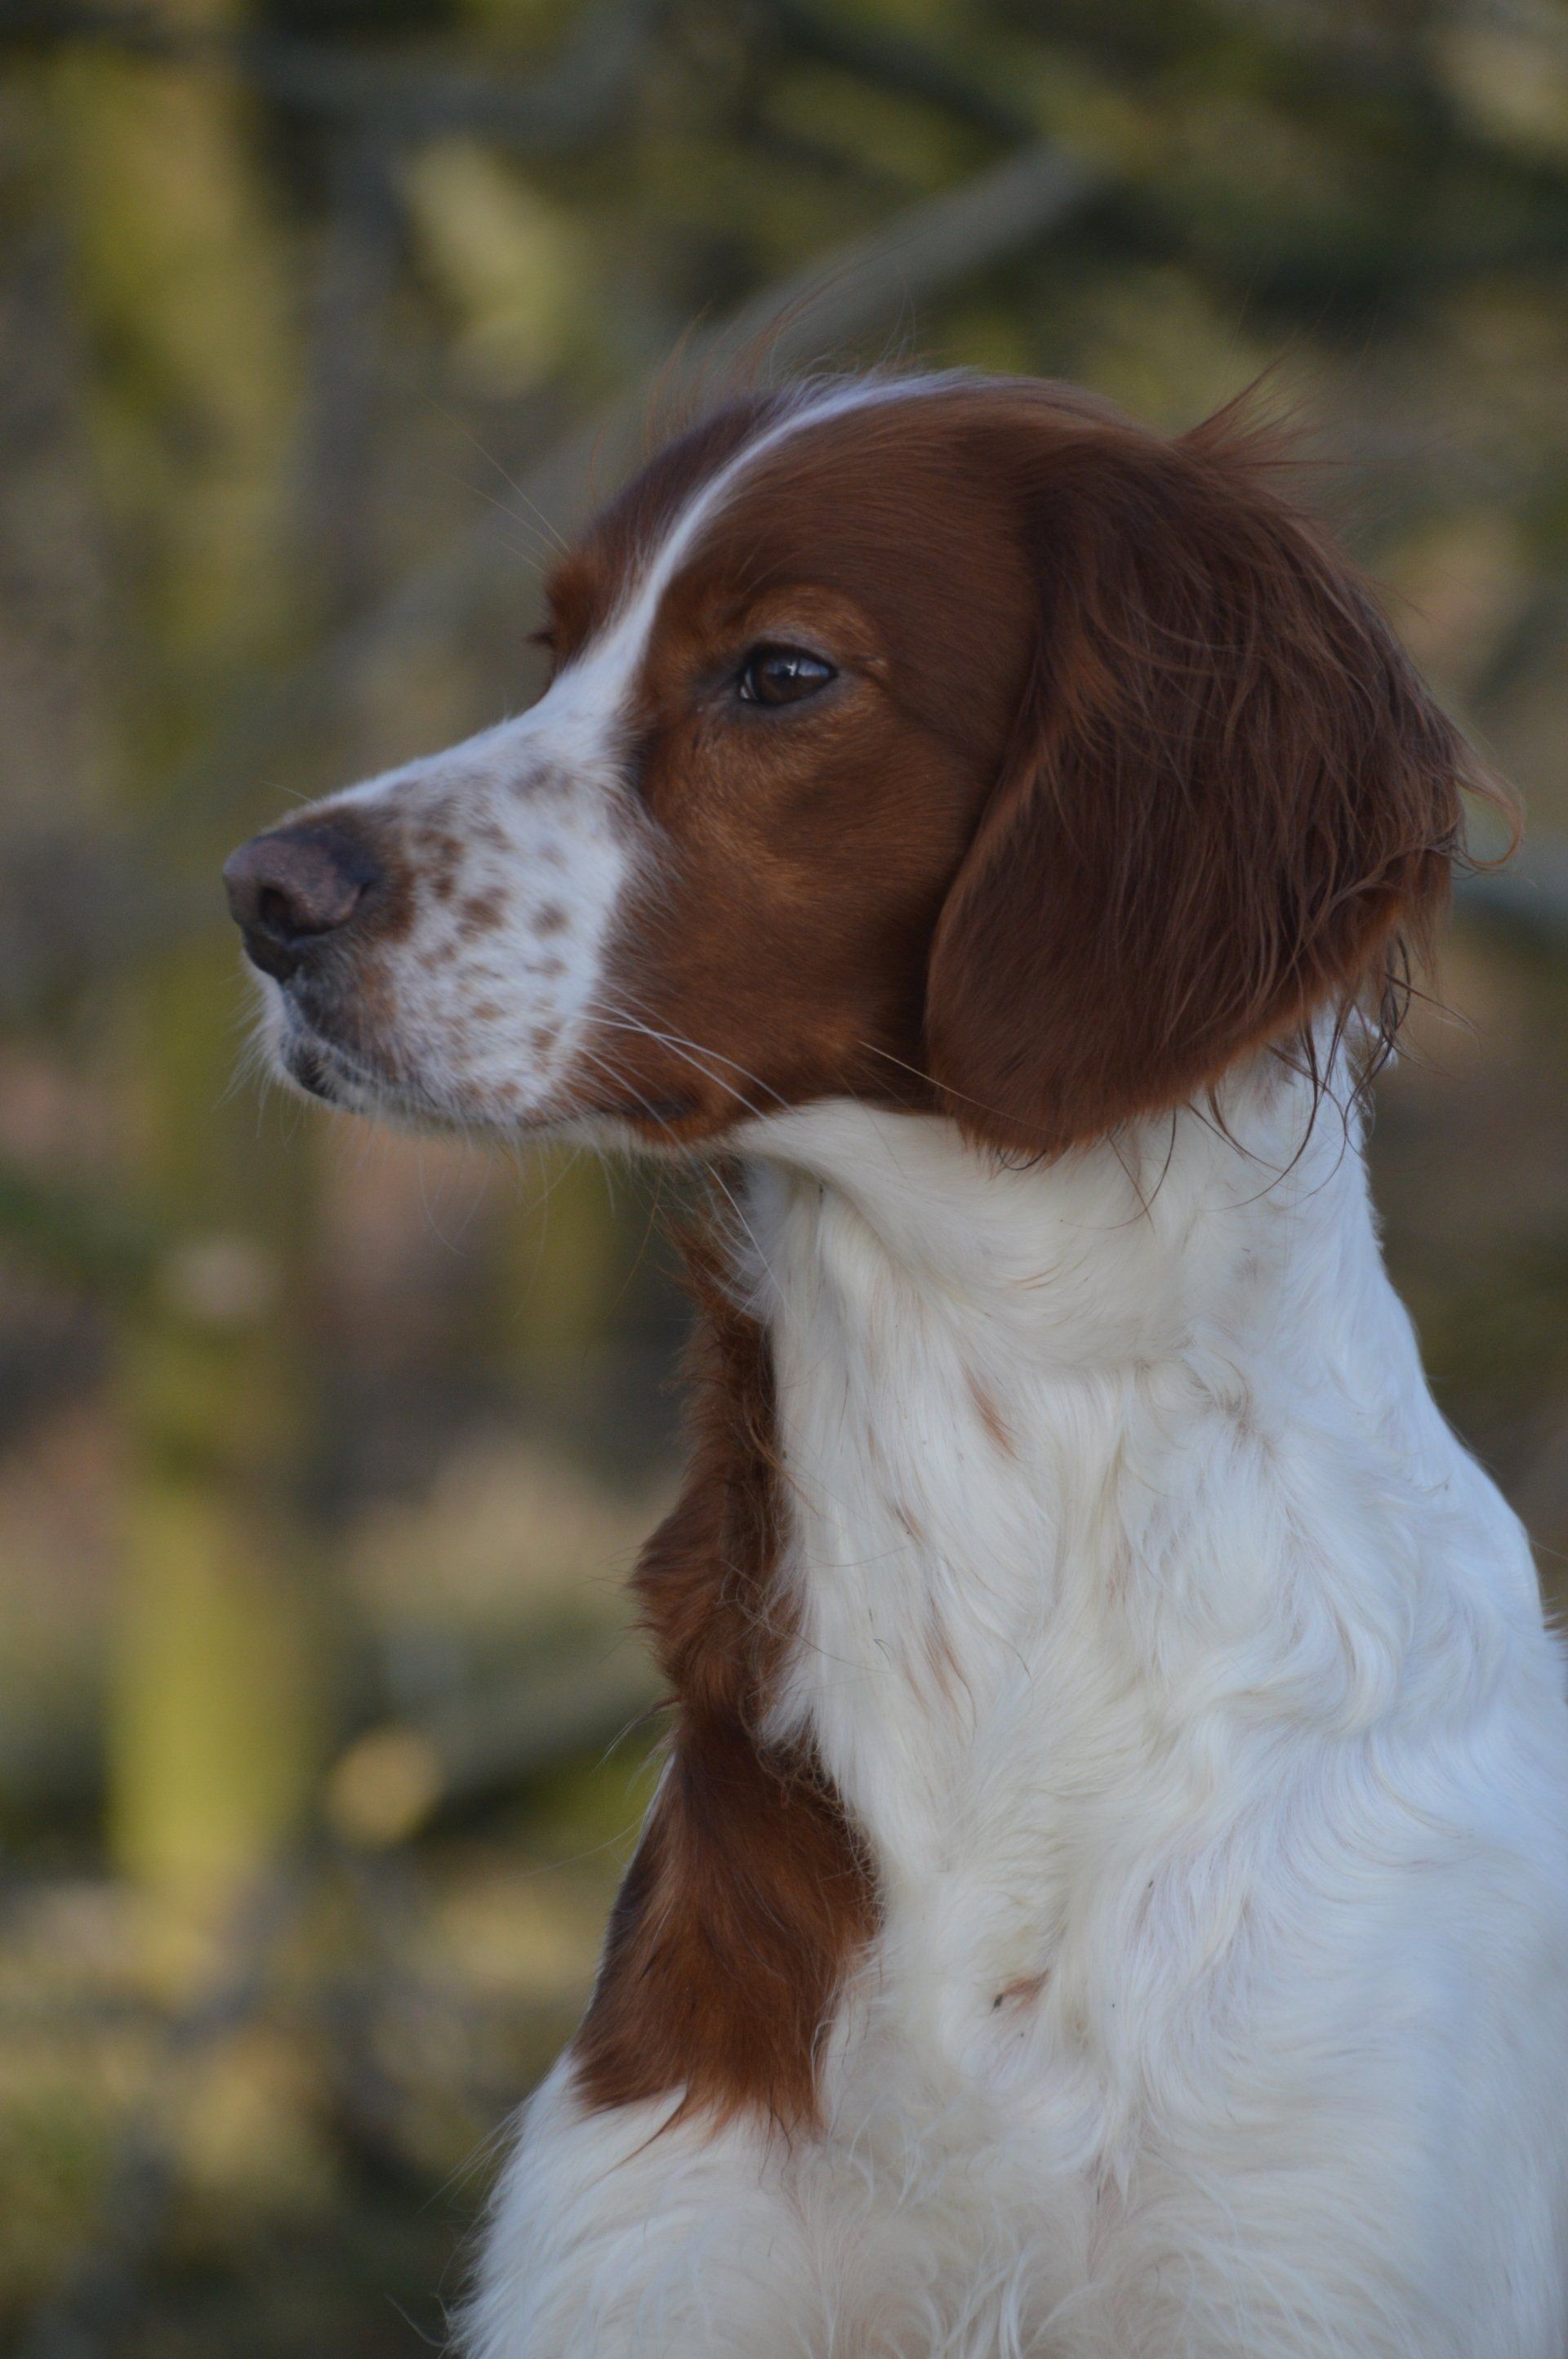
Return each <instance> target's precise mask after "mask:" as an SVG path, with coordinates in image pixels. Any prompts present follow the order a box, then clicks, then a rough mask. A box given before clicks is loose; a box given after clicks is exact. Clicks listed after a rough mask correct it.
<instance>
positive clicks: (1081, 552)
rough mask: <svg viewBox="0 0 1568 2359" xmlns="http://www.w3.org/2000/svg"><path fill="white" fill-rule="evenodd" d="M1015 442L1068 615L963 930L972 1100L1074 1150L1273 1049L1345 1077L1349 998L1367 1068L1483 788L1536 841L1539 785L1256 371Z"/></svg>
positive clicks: (956, 917)
mask: <svg viewBox="0 0 1568 2359" xmlns="http://www.w3.org/2000/svg"><path fill="white" fill-rule="evenodd" d="M1022 415H1023V413H1022V411H1021V420H1022ZM1010 458H1011V464H1012V465H1013V467H1014V469H1015V470H1016V473H1017V481H1018V484H1019V509H1020V512H1021V514H1022V518H1023V519H1024V530H1025V532H1026V534H1027V536H1028V538H1029V541H1030V545H1031V554H1032V558H1033V566H1034V570H1035V577H1036V580H1037V581H1038V582H1039V585H1040V592H1039V595H1040V622H1039V641H1038V647H1037V653H1036V658H1035V661H1034V663H1033V668H1032V674H1031V679H1030V682H1029V685H1028V688H1027V690H1026V691H1025V694H1024V697H1023V700H1022V704H1021V707H1020V712H1019V716H1018V722H1017V725H1016V727H1015V730H1014V734H1013V743H1012V747H1011V754H1010V757H1009V759H1008V761H1007V763H1006V764H1005V765H1004V767H1003V770H1002V773H1001V776H1000V778H999V781H998V784H997V786H996V788H995V789H994V790H993V794H992V797H991V800H990V803H989V807H988V810H987V812H986V814H985V817H984V819H983V820H982V822H981V826H980V828H979V832H978V834H977V836H976V839H975V842H974V843H973V845H972V847H971V850H970V852H969V854H968V859H967V860H966V863H965V864H964V867H963V869H962V870H961V871H960V874H959V875H958V877H957V881H956V883H955V885H954V886H953V888H952V891H951V893H950V895H949V897H948V901H947V904H946V908H945V910H944V912H943V916H942V919H941V921H940V923H939V926H938V929H937V936H936V940H935V947H934V951H933V956H932V961H931V968H930V975H929V987H928V998H927V1014H926V1027H927V1043H926V1046H927V1061H928V1063H929V1066H930V1070H931V1071H932V1072H933V1074H934V1075H935V1077H936V1079H937V1081H938V1083H939V1084H940V1085H942V1086H943V1087H944V1088H946V1090H947V1091H948V1092H949V1093H950V1094H949V1098H948V1102H947V1103H948V1111H949V1112H951V1113H952V1114H953V1115H954V1117H955V1119H956V1120H957V1121H958V1122H959V1123H960V1125H962V1126H963V1127H964V1128H965V1129H966V1130H968V1132H969V1133H970V1134H971V1135H973V1136H977V1137H981V1138H984V1139H986V1140H987V1142H988V1143H989V1144H990V1145H992V1146H1001V1147H1006V1148H1009V1149H1011V1150H1017V1151H1022V1152H1024V1153H1030V1154H1038V1153H1040V1152H1043V1151H1044V1152H1054V1151H1058V1150H1060V1149H1061V1148H1064V1147H1068V1146H1071V1145H1073V1144H1075V1143H1076V1142H1077V1141H1079V1140H1082V1139H1085V1138H1087V1137H1091V1136H1103V1135H1104V1134H1106V1133H1107V1132H1109V1131H1113V1130H1114V1129H1115V1128H1117V1126H1118V1125H1121V1124H1123V1123H1125V1122H1127V1121H1129V1120H1131V1119H1134V1118H1136V1117H1138V1116H1140V1115H1141V1114H1149V1113H1153V1112H1157V1111H1160V1110H1162V1109H1163V1108H1166V1107H1171V1106H1175V1105H1179V1104H1182V1103H1190V1102H1191V1101H1192V1100H1193V1099H1194V1098H1195V1097H1196V1096H1198V1095H1201V1094H1202V1093H1204V1092H1205V1091H1206V1090H1208V1089H1210V1088H1211V1087H1212V1086H1213V1084H1214V1083H1215V1082H1217V1080H1218V1079H1219V1078H1220V1076H1221V1075H1222V1074H1223V1073H1224V1071H1226V1069H1227V1067H1228V1066H1229V1065H1231V1064H1232V1063H1234V1062H1235V1061H1236V1060H1238V1059H1239V1058H1240V1057H1242V1056H1244V1055H1247V1054H1249V1053H1253V1052H1255V1051H1257V1050H1259V1049H1263V1048H1268V1047H1275V1048H1281V1049H1289V1051H1290V1053H1291V1054H1292V1058H1293V1059H1294V1060H1299V1061H1300V1062H1301V1064H1302V1068H1303V1070H1304V1071H1307V1072H1309V1073H1310V1074H1311V1075H1312V1078H1313V1082H1314V1091H1315V1092H1317V1093H1321V1092H1322V1091H1323V1090H1325V1088H1326V1086H1327V1073H1326V1070H1325V1060H1324V1056H1323V1049H1322V1040H1323V1038H1324V1037H1325V1033H1324V1027H1325V1025H1326V1027H1327V1029H1326V1037H1327V1038H1330V1039H1331V1040H1332V1043H1333V1048H1334V1054H1335V1058H1336V1059H1338V1058H1340V1056H1341V1052H1342V1051H1344V1050H1345V1049H1346V1047H1347V1044H1348V1043H1349V1042H1350V1041H1351V1038H1352V1035H1353V1034H1358V1035H1359V1038H1358V1039H1357V1044H1356V1046H1357V1068H1358V1071H1359V1072H1360V1073H1361V1076H1362V1079H1361V1081H1360V1082H1359V1084H1358V1086H1359V1087H1360V1088H1362V1089H1363V1090H1364V1089H1365V1088H1366V1087H1367V1086H1368V1085H1369V1083H1370V1080H1371V1078H1372V1077H1373V1075H1374V1074H1375V1073H1376V1071H1378V1070H1379V1068H1380V1067H1381V1065H1382V1064H1383V1063H1385V1062H1386V1061H1387V1060H1388V1057H1389V1055H1390V1052H1391V1050H1392V1047H1393V1044H1394V1041H1395V1039H1396V1038H1397V1036H1398V1033H1399V1030H1400V1025H1401V1024H1402V1022H1403V1020H1404V1017H1405V1015H1406V1013H1407V1012H1408V1008H1409V1006H1410V1003H1411V995H1412V988H1413V986H1412V984H1411V974H1412V972H1413V970H1414V968H1415V967H1416V966H1417V965H1420V964H1424V963H1427V962H1429V961H1430V958H1431V955H1432V949H1433V936H1434V932H1435V929H1436V925H1437V921H1438V919H1439V918H1440V917H1441V915H1442V913H1443V911H1444V908H1446V906H1447V901H1448V896H1449V887H1450V883H1451V878H1452V873H1453V870H1454V865H1455V864H1456V863H1457V862H1459V861H1461V860H1465V859H1466V858H1467V857H1468V855H1467V853H1466V850H1465V813H1464V808H1463V802H1462V793H1468V794H1469V795H1470V796H1472V797H1473V798H1474V799H1476V801H1478V802H1480V803H1482V804H1484V805H1486V806H1487V808H1489V809H1490V810H1493V811H1495V812H1496V813H1497V814H1498V816H1499V817H1500V818H1501V819H1502V820H1503V821H1504V824H1505V827H1507V828H1508V829H1509V833H1510V841H1511V840H1513V839H1516V838H1517V814H1516V813H1515V810H1514V806H1513V804H1512V801H1511V799H1510V798H1509V796H1508V794H1507V792H1506V790H1505V789H1504V788H1502V787H1501V786H1500V784H1499V782H1498V781H1497V780H1496V779H1495V778H1494V777H1492V776H1491V775H1490V773H1489V772H1487V770H1486V769H1485V767H1484V766H1482V765H1481V764H1480V762H1479V761H1478V760H1477V758H1476V756H1475V755H1474V754H1473V752H1472V751H1471V749H1470V748H1469V747H1468V746H1467V745H1465V742H1464V740H1463V739H1462V737H1461V735H1460V734H1459V732H1458V730H1457V729H1456V727H1455V726H1454V723H1452V722H1451V721H1450V720H1449V719H1448V717H1447V716H1446V715H1445V714H1444V713H1443V712H1441V711H1440V710H1439V708H1438V707H1437V705H1436V704H1435V703H1434V701H1433V699H1432V697H1431V696H1430V694H1429V693H1428V691H1427V690H1426V689H1425V688H1424V687H1423V685H1422V682H1421V680H1420V679H1419V678H1418V677H1417V675H1416V672H1415V670H1414V668H1413V666H1412V665H1411V661H1410V659H1409V658H1408V657H1407V656H1406V654H1405V653H1404V650H1403V649H1402V648H1401V647H1400V645H1399V643H1398V641H1397V639H1396V638H1395V637H1394V636H1393V634H1392V632H1391V630H1390V627H1389V625H1388V624H1387V622H1386V621H1385V620H1384V618H1383V616H1382V615H1381V614H1380V613H1379V610H1378V608H1377V606H1376V604H1375V603H1374V602H1373V600H1372V597H1371V595H1370V593H1369V592H1368V589H1367V588H1366V586H1365V585H1364V584H1363V583H1362V582H1361V581H1360V580H1359V578H1358V577H1357V574H1356V573H1355V572H1354V571H1353V570H1352V569H1351V568H1350V566H1349V565H1348V564H1347V563H1346V561H1345V560H1344V559H1343V558H1341V557H1340V556H1339V555H1338V554H1337V553H1336V552H1335V551H1334V550H1333V549H1331V548H1330V546H1329V544H1328V543H1327V541H1326V539H1325V536H1324V535H1323V533H1322V531H1321V530H1320V528H1319V527H1317V526H1316V525H1315V524H1314V522H1313V521H1311V520H1310V519H1309V518H1308V517H1307V516H1305V515H1303V513H1302V512H1301V511H1300V510H1299V509H1298V508H1297V507H1296V506H1293V505H1292V503H1291V502H1290V501H1289V500H1287V499H1285V498H1284V497H1282V496H1281V493H1280V491H1279V490H1278V488H1277V487H1276V486H1277V477H1278V473H1279V470H1280V468H1281V465H1282V464H1284V463H1287V459H1286V448H1285V445H1284V444H1283V442H1282V440H1281V429H1280V428H1279V427H1278V426H1277V425H1276V424H1274V423H1272V422H1261V423H1260V422H1259V421H1257V419H1256V418H1255V416H1254V414H1253V411H1252V407H1251V405H1250V404H1249V402H1248V401H1247V400H1246V398H1245V397H1244V398H1243V400H1242V401H1241V402H1238V403H1232V404H1230V405H1227V408H1226V409H1224V410H1222V411H1220V412H1219V413H1218V414H1217V416H1216V417H1214V418H1212V419H1208V420H1206V422H1205V423H1204V424H1203V425H1202V426H1200V427H1198V428H1196V429H1194V431H1193V432H1192V433H1190V434H1188V435H1186V436H1184V437H1183V438H1182V439H1181V440H1179V441H1177V442H1174V443H1163V442H1161V441H1159V440H1156V439H1155V438H1154V437H1153V436H1152V435H1148V434H1146V433H1143V432H1141V430H1139V429H1135V428H1132V427H1129V426H1125V425H1122V424H1120V423H1118V422H1116V421H1105V420H1087V421H1085V420H1065V419H1062V418H1061V417H1060V416H1057V417H1053V416H1052V415H1051V413H1050V412H1049V411H1047V410H1044V408H1040V407H1038V406H1036V407H1035V408H1033V410H1032V411H1031V412H1030V413H1029V414H1028V426H1027V431H1025V430H1024V429H1023V428H1022V423H1021V429H1020V437H1019V439H1018V440H1016V441H1015V443H1014V446H1013V448H1012V449H1011V452H1010ZM977 1101H979V1103H982V1104H988V1105H989V1106H991V1107H993V1108H995V1109H997V1110H998V1111H997V1113H996V1114H994V1115H992V1116H990V1117H989V1118H983V1119H977V1118H976V1117H975V1114H974V1113H973V1107H974V1104H975V1103H976V1102H977Z"/></svg>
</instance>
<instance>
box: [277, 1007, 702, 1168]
mask: <svg viewBox="0 0 1568 2359" xmlns="http://www.w3.org/2000/svg"><path fill="white" fill-rule="evenodd" d="M275 1004H276V1011H277V1012H276V1019H275V1023H274V1026H273V1027H272V1038H271V1040H270V1044H269V1045H270V1048H271V1052H272V1057H273V1061H274V1063H275V1065H276V1067H277V1069H278V1070H279V1071H280V1072H281V1073H282V1075H283V1076H284V1077H285V1078H286V1079H287V1081H288V1082H292V1084H293V1085H294V1087H295V1088H296V1089H298V1090H302V1091H303V1092H304V1093H306V1095H307V1096H308V1097H312V1098H315V1099H316V1100H317V1101H318V1102H319V1103H321V1104H323V1105H328V1106H332V1107H335V1108H337V1109H338V1110H339V1111H340V1112H341V1113H345V1114H363V1115H368V1116H371V1117H373V1118H374V1119H377V1120H380V1121H392V1122H395V1123H399V1124H408V1125H414V1126H415V1127H416V1128H418V1129H421V1130H438V1131H443V1132H470V1133H471V1132H474V1131H484V1130H491V1129H503V1130H505V1131H506V1132H507V1133H508V1134H509V1135H512V1136H516V1135H517V1134H519V1133H528V1134H531V1135H532V1134H541V1135H542V1134H546V1133H550V1132H557V1131H561V1130H563V1129H570V1128H572V1127H573V1126H574V1125H585V1126H587V1128H588V1129H589V1130H592V1129H595V1128H597V1127H598V1126H599V1125H618V1126H619V1125H633V1126H635V1127H636V1128H637V1130H638V1131H639V1132H640V1133H642V1134H643V1135H644V1136H645V1135H646V1134H647V1132H648V1131H649V1129H650V1128H651V1130H652V1132H653V1134H654V1137H653V1143H654V1144H655V1145H656V1144H659V1143H661V1141H663V1142H666V1143H668V1144H670V1145H671V1146H678V1145H679V1144H681V1143H682V1141H681V1136H680V1134H681V1132H682V1130H683V1129H684V1127H685V1125H687V1123H688V1122H689V1121H690V1120H691V1119H692V1117H693V1116H694V1115H695V1114H697V1111H698V1109H697V1103H696V1101H695V1100H694V1099H688V1098H686V1097H677V1096H669V1095H666V1096H662V1097H659V1098H656V1099H655V1098H652V1097H649V1096H646V1095H644V1094H643V1093H641V1092H639V1091H637V1090H634V1089H633V1088H632V1086H631V1085H630V1084H627V1085H625V1087H624V1088H622V1087H618V1086H617V1085H616V1084H615V1082H613V1080H612V1079H611V1077H609V1076H606V1077H605V1082H604V1083H603V1084H602V1085H600V1086H599V1087H597V1088H593V1089H590V1090H589V1091H588V1092H586V1093H582V1094H580V1095H579V1093H577V1092H575V1091H574V1092H570V1093H567V1094H566V1095H565V1096H564V1097H563V1098H561V1099H560V1100H559V1101H557V1103H555V1104H553V1105H550V1106H541V1107H540V1108H539V1109H538V1110H537V1112H536V1113H535V1114H533V1115H531V1116H528V1117H519V1116H518V1115H517V1114H515V1113H511V1112H508V1113H507V1114H505V1115H502V1114H500V1113H499V1110H498V1112H497V1113H496V1114H489V1113H487V1111H486V1109H485V1108H484V1107H483V1106H482V1105H481V1104H468V1103H462V1102H461V1101H460V1095H459V1093H456V1092H453V1093H450V1094H449V1093H445V1092H438V1090H437V1089H436V1088H435V1087H433V1086H432V1085H431V1083H430V1082H428V1081H427V1080H426V1078H425V1077H424V1076H423V1075H422V1074H421V1073H420V1072H418V1071H416V1070H414V1069H412V1068H411V1067H410V1066H409V1065H408V1063H407V1062H406V1060H403V1059H401V1058H398V1059H394V1058H393V1057H392V1056H391V1055H390V1054H389V1053H388V1051H387V1050H386V1049H384V1048H382V1047H380V1046H379V1045H376V1044H372V1043H370V1042H367V1041H365V1040H364V1039H363V1038H359V1037H356V1038H354V1039H352V1040H351V1041H350V1040H345V1039H344V1038H343V1037H342V1035H341V1032H340V1031H339V1030H337V1029H336V1028H333V1027H330V1024H329V1023H328V1022H327V1021H325V1020H324V1019H323V1017H322V1016H321V1015H320V1013H319V1010H318V1009H317V1008H315V1007H311V1008H310V1009H309V1010H308V1012H307V1010H306V1008H305V1007H303V1006H301V1005H300V1001H299V998H298V997H297V995H296V994H295V993H294V992H293V991H291V990H289V989H287V987H285V988H283V989H282V990H280V991H279V992H278V993H277V994H276V1003H275Z"/></svg>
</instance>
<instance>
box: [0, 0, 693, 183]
mask: <svg viewBox="0 0 1568 2359" xmlns="http://www.w3.org/2000/svg"><path fill="white" fill-rule="evenodd" d="M664 7H665V0H596V5H593V6H590V7H588V8H585V9H583V10H582V11H581V12H580V14H579V18H578V21H577V24H576V26H575V27H574V29H573V32H572V36H571V38H570V39H569V40H568V43H567V45H566V47H565V48H564V49H563V50H562V52H561V54H560V56H559V57H558V58H557V60H555V62H554V63H553V65H551V66H549V67H548V68H546V69H545V70H544V71H541V72H540V73H538V74H536V75H535V76H534V77H532V78H530V79H528V80H521V79H514V78H513V77H511V76H509V75H507V74H505V73H503V72H501V71H496V70H492V69H491V68H488V67H485V68H472V69H469V68H453V67H450V66H443V65H438V64H436V63H434V62H433V61H432V60H429V59H427V58H423V57H416V58H410V59H406V60H393V59H381V58H374V57H365V56H362V54H360V53H359V52H358V51H357V50H355V49H350V48H347V47H343V46H334V45H332V44H330V43H328V42H324V41H313V40H306V39H301V38H297V37H291V36H288V35H285V34H278V33H256V32H250V31H245V30H235V31H233V32H224V31H222V30H221V29H215V30H205V29H200V28H197V27H187V26H181V25H178V24H173V23H171V22H169V21H168V18H166V17H160V16H154V15H153V14H151V13H150V12H147V11H145V10H132V9H121V8H92V7H72V6H70V5H52V4H51V0H41V5H39V0H0V44H4V45H5V46H7V47H10V48H13V49H46V48H48V49H58V48H61V47H67V46H84V45H94V46H97V47H100V48H103V49H113V50H114V51H117V52H118V53H119V54H120V55H121V56H123V57H126V58H135V59H143V60H147V61H148V62H151V63H162V64H175V65H183V66H201V67H205V68H209V69H211V71H216V72H222V73H225V74H230V75H232V76H235V77H237V78H238V79H239V80H241V81H243V82H245V83H246V84H247V85H248V86H249V87H250V88H251V89H252V90H254V92H256V93H257V94H258V95H259V96H261V97H264V98H266V99H269V100H271V101H272V102H273V103H274V104H275V105H278V106H282V107H287V108H291V109H294V110H296V111H297V112H298V113H300V114H312V115H318V116H320V117H323V118H325V119H326V120H328V121H330V122H336V123H340V124H343V125H361V126H365V127H371V128H373V129H374V131H375V132H376V133H377V134H378V136H383V137H386V138H416V137H418V138H429V137H432V136H438V135H440V134H443V133H449V132H453V131H464V132H470V133H474V134H478V135H481V136H483V137H485V138H487V139H492V140H495V141H498V142H499V143H501V144H502V145H503V146H507V147H525V148H528V149H531V150H533V151H535V152H546V153H553V152H558V151H559V150H561V149H564V148H568V147H575V146H577V145H579V143H580V142H581V141H583V140H585V139H589V138H592V137H596V136H600V134H602V133H603V132H605V131H607V130H609V129H611V127H612V126H613V125H614V123H615V121H616V119H617V117H618V116H619V114H620V113H621V111H622V108H623V107H624V106H625V105H627V104H628V103H630V101H631V99H632V98H633V95H634V93H635V90H636V86H637V77H638V73H639V71H640V69H641V67H642V64H643V59H644V56H645V53H646V48H647V43H648V41H649V39H650V38H651V37H652V35H653V33H654V30H655V28H656V27H657V25H658V22H659V20H660V18H661V16H663V14H664Z"/></svg>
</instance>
